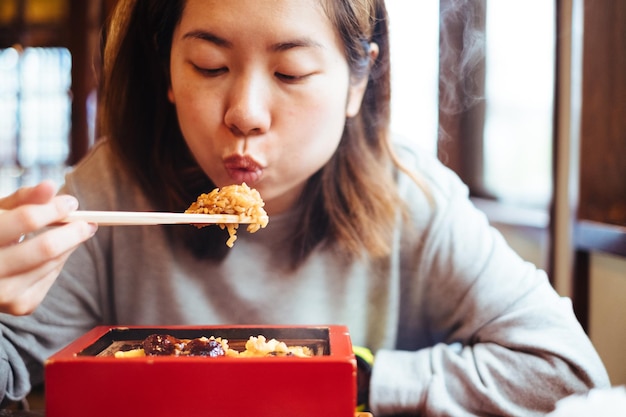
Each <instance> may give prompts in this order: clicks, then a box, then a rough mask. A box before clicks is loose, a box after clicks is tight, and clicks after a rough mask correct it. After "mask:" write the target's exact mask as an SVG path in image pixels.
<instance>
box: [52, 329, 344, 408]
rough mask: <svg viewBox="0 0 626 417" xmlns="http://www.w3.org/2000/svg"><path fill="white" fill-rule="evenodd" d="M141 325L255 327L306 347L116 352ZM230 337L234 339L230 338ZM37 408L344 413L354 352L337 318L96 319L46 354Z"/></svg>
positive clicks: (239, 335)
mask: <svg viewBox="0 0 626 417" xmlns="http://www.w3.org/2000/svg"><path fill="white" fill-rule="evenodd" d="M151 334H168V335H172V336H174V337H177V338H181V339H194V338H198V337H202V336H206V337H210V336H214V337H221V338H223V339H227V340H228V342H229V345H230V347H231V348H233V349H237V350H239V349H241V347H242V346H243V345H244V344H245V341H246V340H248V339H249V337H250V336H255V337H256V336H259V335H263V336H265V337H266V338H267V339H268V340H269V339H272V338H274V339H276V340H278V341H281V342H285V343H286V344H287V345H290V346H307V347H309V348H310V349H311V351H312V352H313V356H312V357H306V358H303V357H294V356H276V357H246V358H241V357H226V356H221V357H198V356H191V357H172V356H146V357H134V358H116V357H115V356H113V355H112V351H113V350H115V349H114V348H115V346H121V345H128V344H132V343H134V342H136V341H140V340H143V339H145V338H146V337H147V336H149V335H151ZM238 347H239V348H238ZM45 380H46V384H45V387H46V395H45V396H46V417H85V416H90V417H114V416H149V417H160V416H163V417H164V416H168V417H170V416H181V417H182V416H185V417H186V416H209V415H211V416H213V415H215V416H220V417H242V416H249V415H250V416H255V417H291V416H297V417H314V416H315V417H320V416H324V417H354V410H355V404H356V361H355V358H354V355H353V353H352V344H351V341H350V335H349V333H348V330H347V328H346V327H344V326H334V325H331V326H309V327H294V326H262V327H253V326H230V327H217V326H202V327H199V326H198V327H196V326H193V327H189V326H184V327H181V326H178V327H172V326H168V327H155V328H146V327H133V326H131V327H111V326H101V327H96V328H94V329H93V330H92V331H90V332H88V333H87V334H85V335H84V336H82V337H81V338H79V339H77V340H76V341H74V342H73V343H71V344H70V345H68V346H67V347H66V348H64V349H62V350H61V351H59V352H58V353H56V354H55V355H53V356H52V357H50V358H49V359H48V361H47V362H46V367H45Z"/></svg>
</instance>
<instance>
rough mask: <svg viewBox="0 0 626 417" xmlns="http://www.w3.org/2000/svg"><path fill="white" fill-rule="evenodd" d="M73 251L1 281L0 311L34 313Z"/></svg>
mask: <svg viewBox="0 0 626 417" xmlns="http://www.w3.org/2000/svg"><path fill="white" fill-rule="evenodd" d="M70 254H71V251H68V252H66V253H64V254H63V255H61V256H59V257H58V258H55V259H52V260H50V261H48V262H46V263H44V264H42V265H41V266H39V267H37V268H35V269H33V270H31V271H28V272H26V273H24V274H20V275H17V276H14V277H11V278H9V279H7V280H4V281H0V312H3V313H8V314H12V315H16V316H20V315H26V314H30V313H32V312H33V311H34V310H35V309H36V308H37V306H39V304H41V302H42V301H43V299H44V297H45V296H46V294H47V293H48V291H49V290H50V287H52V284H54V282H55V281H56V279H57V277H58V276H59V273H60V272H61V270H62V269H63V265H64V264H65V261H67V258H68V257H69V255H70Z"/></svg>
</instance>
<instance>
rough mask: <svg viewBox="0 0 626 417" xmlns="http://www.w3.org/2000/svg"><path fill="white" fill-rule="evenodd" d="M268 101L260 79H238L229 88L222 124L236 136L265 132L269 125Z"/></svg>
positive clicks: (252, 77)
mask: <svg viewBox="0 0 626 417" xmlns="http://www.w3.org/2000/svg"><path fill="white" fill-rule="evenodd" d="M269 100H270V97H269V92H268V91H267V88H265V83H264V81H263V79H262V77H255V76H252V75H247V76H241V77H239V78H238V79H236V80H234V82H233V85H232V87H231V91H230V94H229V100H228V104H227V107H226V112H225V114H224V123H225V124H226V126H228V128H229V129H230V130H231V131H232V132H233V133H234V134H235V135H236V136H244V137H248V136H254V135H259V134H263V133H265V132H267V131H268V129H269V127H270V124H271V113H270V110H269Z"/></svg>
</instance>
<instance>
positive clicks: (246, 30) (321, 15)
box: [175, 0, 339, 46]
mask: <svg viewBox="0 0 626 417" xmlns="http://www.w3.org/2000/svg"><path fill="white" fill-rule="evenodd" d="M189 31H207V32H210V33H215V34H216V35H218V36H220V37H223V38H224V39H227V40H229V41H231V42H233V43H236V42H237V41H241V42H243V43H246V44H248V43H250V42H251V41H253V42H254V43H259V42H281V41H284V40H285V39H286V38H311V39H315V40H316V41H317V42H319V43H320V44H333V45H335V46H339V43H338V42H339V36H338V34H337V30H336V29H335V28H334V26H333V25H332V23H331V21H330V19H329V18H328V16H327V15H326V12H325V10H324V8H323V7H322V5H321V2H320V0H261V1H259V0H187V1H186V2H185V7H184V9H183V13H182V16H181V20H180V22H179V24H178V27H177V32H178V36H184V35H185V33H187V32H189ZM175 36H176V34H175Z"/></svg>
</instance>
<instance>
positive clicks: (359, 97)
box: [346, 42, 378, 117]
mask: <svg viewBox="0 0 626 417" xmlns="http://www.w3.org/2000/svg"><path fill="white" fill-rule="evenodd" d="M369 55H370V63H372V62H374V61H375V60H376V58H377V57H378V44H376V43H374V42H372V43H370V51H369ZM368 80H369V77H367V76H366V77H363V79H362V80H360V81H359V82H358V83H356V84H352V85H351V86H350V88H349V90H348V103H347V105H346V117H354V116H356V115H357V113H358V112H359V110H360V109H361V103H362V102H363V95H364V94H365V89H366V88H367V81H368Z"/></svg>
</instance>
